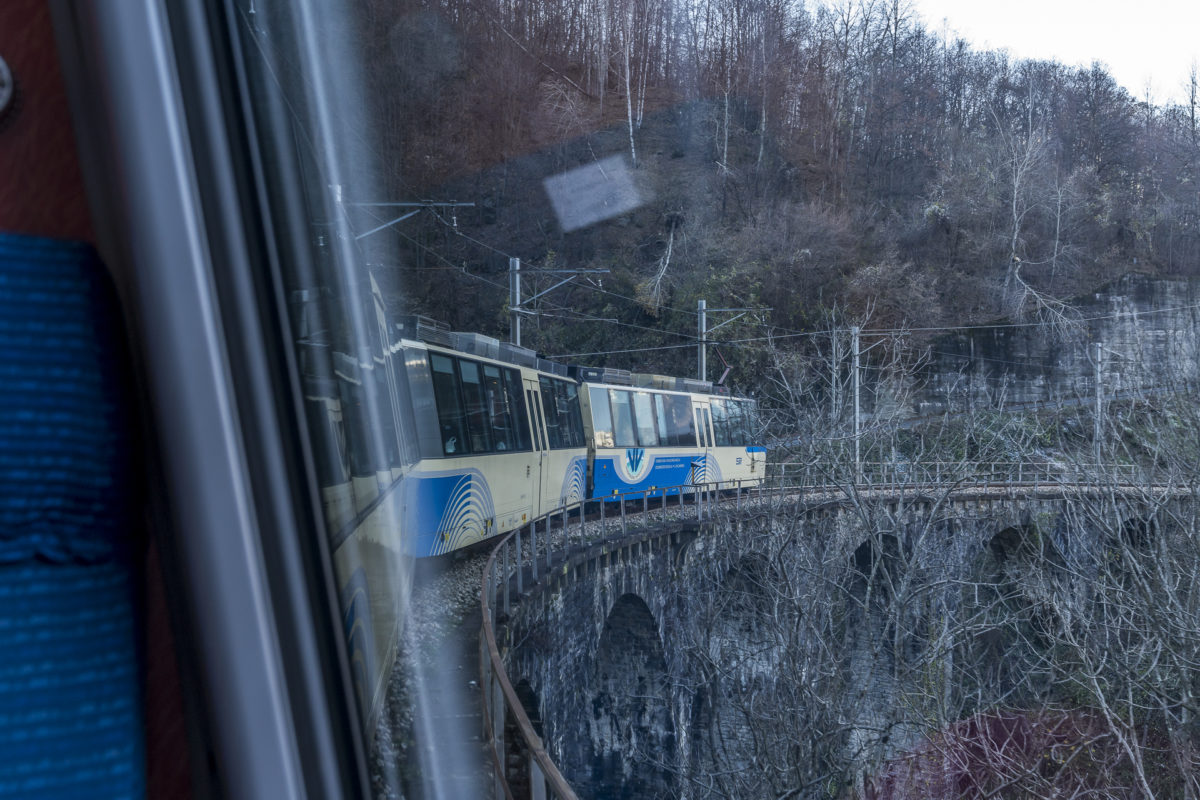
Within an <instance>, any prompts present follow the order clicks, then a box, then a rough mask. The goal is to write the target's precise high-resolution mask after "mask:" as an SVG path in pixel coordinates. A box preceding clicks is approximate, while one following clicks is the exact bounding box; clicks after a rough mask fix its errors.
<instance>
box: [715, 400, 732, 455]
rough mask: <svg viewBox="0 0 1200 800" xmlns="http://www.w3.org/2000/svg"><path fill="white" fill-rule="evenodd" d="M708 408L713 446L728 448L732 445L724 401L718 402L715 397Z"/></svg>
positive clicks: (727, 413)
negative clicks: (710, 412)
mask: <svg viewBox="0 0 1200 800" xmlns="http://www.w3.org/2000/svg"><path fill="white" fill-rule="evenodd" d="M710 408H711V409H712V426H713V444H714V445H715V446H717V447H728V446H729V445H731V444H733V439H732V436H731V435H730V429H729V423H730V419H729V409H728V408H727V407H726V405H725V401H724V400H718V399H717V398H715V397H714V398H713V400H712V402H711V403H710Z"/></svg>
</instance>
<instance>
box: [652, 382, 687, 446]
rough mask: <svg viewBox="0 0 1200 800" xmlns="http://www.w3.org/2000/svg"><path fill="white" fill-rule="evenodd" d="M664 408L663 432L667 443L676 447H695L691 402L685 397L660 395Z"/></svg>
mask: <svg viewBox="0 0 1200 800" xmlns="http://www.w3.org/2000/svg"><path fill="white" fill-rule="evenodd" d="M660 397H661V398H662V402H663V406H664V409H663V411H664V414H663V416H664V418H665V422H664V430H666V431H667V443H668V444H671V445H673V446H676V447H695V446H696V431H695V424H694V423H693V421H692V402H691V400H690V399H689V398H688V397H686V396H685V395H676V394H667V395H660Z"/></svg>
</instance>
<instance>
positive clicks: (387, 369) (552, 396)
mask: <svg viewBox="0 0 1200 800" xmlns="http://www.w3.org/2000/svg"><path fill="white" fill-rule="evenodd" d="M372 288H374V287H372ZM372 295H373V298H374V306H375V308H374V312H375V317H376V319H377V320H378V321H379V325H378V326H377V334H376V335H377V339H376V346H375V348H374V349H375V352H374V353H373V354H371V356H370V357H369V358H367V357H365V356H360V357H359V358H357V359H356V358H353V357H351V356H350V355H349V354H345V353H340V352H336V351H335V352H333V353H332V357H331V358H329V357H328V348H327V347H326V346H325V343H323V342H322V343H320V344H319V345H317V344H313V345H312V349H313V350H314V351H315V350H317V349H318V347H319V349H320V350H323V351H324V352H320V353H318V352H313V353H310V356H311V357H310V358H308V359H307V360H305V362H304V364H305V367H306V369H307V372H306V376H305V381H306V391H305V403H306V412H307V416H308V420H309V425H310V430H313V431H315V432H317V435H318V437H324V439H325V441H324V442H322V441H318V442H315V445H316V447H315V449H316V451H317V452H319V453H321V452H323V453H329V454H340V453H345V452H349V453H350V454H351V455H352V456H353V457H354V458H355V460H353V461H349V460H341V459H337V458H326V459H323V460H321V461H320V462H319V463H320V466H321V475H320V478H321V483H322V499H323V503H324V510H325V517H326V520H327V521H329V523H330V527H331V528H332V529H333V531H335V533H334V535H333V539H334V541H333V544H334V552H333V559H334V568H335V572H336V576H337V580H338V583H339V586H340V587H341V596H342V603H343V609H344V614H345V616H344V620H343V621H344V626H345V633H346V636H347V639H348V642H349V646H350V651H351V653H350V655H351V662H352V665H353V667H354V675H355V678H354V680H355V683H356V691H357V694H358V697H359V702H360V704H361V706H362V708H363V710H364V713H365V714H366V716H367V719H368V722H372V721H373V720H374V719H375V718H376V717H377V715H378V713H379V709H380V707H381V705H382V703H383V701H384V697H385V693H386V683H387V676H388V674H389V672H390V670H391V667H392V664H393V663H394V661H395V653H396V648H397V646H398V645H397V642H398V639H397V635H398V634H397V631H398V630H399V629H400V628H401V627H402V626H401V625H399V624H397V620H394V619H393V618H392V614H393V613H394V612H393V611H392V610H393V609H395V608H397V607H398V606H400V605H402V603H403V595H404V593H405V592H407V591H409V590H408V586H409V585H410V579H409V577H408V571H409V570H410V569H411V567H412V564H413V561H414V559H416V560H421V559H427V558H430V557H436V556H442V555H445V554H448V553H453V552H455V551H457V550H461V549H462V548H465V547H469V546H471V545H474V544H477V543H479V542H483V541H486V540H488V539H492V538H494V537H497V536H500V535H503V534H506V533H508V532H510V531H513V530H516V529H518V528H520V527H521V526H525V525H528V524H529V523H530V522H531V521H534V520H539V519H544V518H546V517H547V516H548V515H550V514H551V513H552V512H555V511H557V510H560V509H563V508H566V507H569V506H572V505H575V506H576V508H577V509H579V511H578V512H577V513H582V511H584V510H586V509H583V507H582V506H581V505H580V504H581V503H583V502H585V501H591V502H596V503H601V504H602V505H613V506H616V505H618V504H619V502H620V499H621V498H625V497H628V496H631V493H633V494H639V493H640V494H641V495H642V496H644V497H652V496H658V497H659V498H660V500H661V501H662V502H666V501H667V499H668V498H675V499H676V500H680V501H682V500H683V499H684V498H685V497H686V496H688V495H690V494H692V493H693V492H694V488H693V487H711V486H716V485H725V486H740V487H749V486H754V485H756V484H757V483H759V482H761V480H762V477H763V471H764V468H765V459H766V449H765V448H764V447H763V446H762V445H761V444H760V443H758V442H757V440H756V438H755V434H754V431H755V427H756V425H755V404H754V401H753V400H750V399H747V398H739V397H730V396H728V395H725V394H722V393H721V390H720V388H719V387H718V389H717V390H716V391H714V387H713V386H712V385H711V384H710V383H708V382H706V381H698V380H691V379H680V378H671V377H667V376H662V375H640V374H633V373H630V372H628V371H624V370H614V369H599V368H591V367H580V366H567V365H564V364H559V363H556V362H552V361H548V360H546V359H542V358H539V357H538V356H537V355H536V354H535V353H534V352H533V351H531V350H528V349H525V348H521V347H516V346H513V345H510V344H504V343H500V342H499V341H497V340H496V339H493V338H490V337H487V336H482V335H480V334H476V333H463V332H452V331H450V330H448V329H447V328H446V327H445V326H442V325H438V324H437V323H434V322H433V321H431V320H428V319H426V318H422V317H404V318H401V319H399V320H395V321H392V320H390V319H389V317H388V315H387V313H386V310H385V307H384V303H383V301H382V298H381V296H380V295H379V293H378V291H377V290H376V291H373V292H372ZM319 356H320V357H319ZM322 364H325V365H332V369H331V370H329V369H326V371H325V372H324V373H321V372H319V371H318V370H317V367H318V366H320V365H322ZM381 434H382V435H381ZM347 440H349V441H351V442H352V443H355V444H356V446H352V447H349V448H347V447H345V446H344V444H343V443H344V442H346V441H347Z"/></svg>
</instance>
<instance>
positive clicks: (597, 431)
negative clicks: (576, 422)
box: [589, 386, 616, 447]
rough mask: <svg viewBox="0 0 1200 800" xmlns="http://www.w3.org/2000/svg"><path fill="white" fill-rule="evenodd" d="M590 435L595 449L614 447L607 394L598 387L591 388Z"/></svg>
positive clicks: (614, 440) (614, 441)
mask: <svg viewBox="0 0 1200 800" xmlns="http://www.w3.org/2000/svg"><path fill="white" fill-rule="evenodd" d="M589 399H590V400H591V404H590V405H591V411H592V435H593V436H594V438H595V440H596V447H616V439H615V438H614V437H613V423H612V411H611V410H610V409H609V406H608V392H607V391H605V390H604V389H601V388H598V387H595V386H593V387H591V396H590V398H589Z"/></svg>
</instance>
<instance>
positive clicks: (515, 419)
mask: <svg viewBox="0 0 1200 800" xmlns="http://www.w3.org/2000/svg"><path fill="white" fill-rule="evenodd" d="M501 373H502V374H503V375H504V400H505V418H506V419H507V420H508V425H509V430H510V431H511V436H510V439H509V441H510V442H511V444H512V445H513V447H512V449H514V450H530V449H532V448H533V442H532V440H531V439H530V434H529V414H528V413H527V410H526V408H525V401H524V399H522V397H521V373H520V372H518V371H517V370H515V369H502V370H501Z"/></svg>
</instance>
